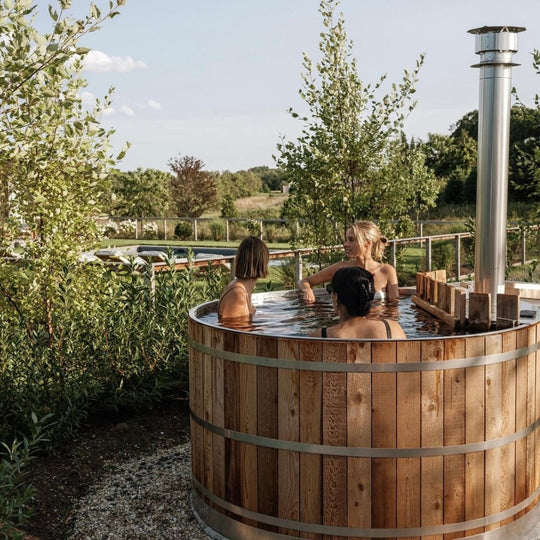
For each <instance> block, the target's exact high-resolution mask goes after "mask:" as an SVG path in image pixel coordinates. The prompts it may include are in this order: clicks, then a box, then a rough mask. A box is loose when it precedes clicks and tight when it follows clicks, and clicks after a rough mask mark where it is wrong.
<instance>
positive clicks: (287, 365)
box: [189, 339, 540, 373]
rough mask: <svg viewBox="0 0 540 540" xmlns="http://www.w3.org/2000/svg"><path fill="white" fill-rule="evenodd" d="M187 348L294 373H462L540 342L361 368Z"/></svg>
mask: <svg viewBox="0 0 540 540" xmlns="http://www.w3.org/2000/svg"><path fill="white" fill-rule="evenodd" d="M189 346H190V347H193V348H194V349H196V350H198V351H200V352H202V353H204V354H207V355H208V356H213V357H215V358H221V359H223V360H229V361H231V362H238V363H240V364H251V365H255V366H263V367H273V368H282V369H298V370H301V371H320V372H328V373H397V372H409V371H444V370H447V369H463V368H468V367H478V366H488V365H492V364H500V363H502V362H507V361H509V360H515V359H516V358H522V357H524V356H528V355H529V354H532V353H534V352H536V351H537V350H538V349H540V342H538V343H534V344H533V345H529V346H528V347H522V348H521V349H515V350H513V351H507V352H503V353H495V354H485V355H481V356H472V357H470V358H454V359H452V360H438V361H432V362H399V363H398V362H394V363H388V364H367V363H365V364H363V363H354V364H353V363H344V362H307V361H303V360H288V359H284V358H270V357H267V356H254V355H251V354H241V353H236V352H231V351H222V350H220V349H215V348H214V347H209V346H208V345H203V344H201V343H197V342H195V341H193V340H192V339H190V340H189Z"/></svg>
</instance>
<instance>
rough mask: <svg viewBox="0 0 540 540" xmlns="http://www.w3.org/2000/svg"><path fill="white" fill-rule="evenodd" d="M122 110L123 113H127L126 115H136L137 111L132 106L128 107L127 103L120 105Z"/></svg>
mask: <svg viewBox="0 0 540 540" xmlns="http://www.w3.org/2000/svg"><path fill="white" fill-rule="evenodd" d="M120 112H121V113H122V114H125V115H126V116H135V112H134V111H133V109H132V108H131V107H128V106H127V105H122V106H121V107H120Z"/></svg>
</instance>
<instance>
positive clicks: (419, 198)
mask: <svg viewBox="0 0 540 540" xmlns="http://www.w3.org/2000/svg"><path fill="white" fill-rule="evenodd" d="M387 152H388V164H387V165H386V166H385V167H384V168H383V169H382V170H381V171H380V176H381V178H382V179H383V182H381V183H380V184H379V187H380V191H379V192H378V193H376V194H374V196H373V198H372V201H371V208H372V212H373V213H374V214H375V215H377V216H380V219H381V220H388V219H390V218H401V219H403V218H404V217H408V218H410V219H416V220H418V219H420V218H421V217H423V216H424V215H425V213H426V212H427V210H428V209H429V208H432V207H433V206H435V201H436V199H437V194H438V192H439V189H440V188H439V184H438V182H437V180H436V178H435V175H434V173H433V171H432V170H431V169H430V168H429V167H427V166H426V164H425V160H426V157H425V155H424V152H423V150H422V147H421V145H416V144H415V142H414V141H412V142H411V143H410V144H409V143H407V140H406V139H405V137H402V138H401V140H399V141H395V142H393V143H392V144H390V145H389V147H388V149H387ZM387 201H393V203H392V208H391V212H389V211H388V208H387Z"/></svg>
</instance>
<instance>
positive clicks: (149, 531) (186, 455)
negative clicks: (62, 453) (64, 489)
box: [69, 443, 211, 540]
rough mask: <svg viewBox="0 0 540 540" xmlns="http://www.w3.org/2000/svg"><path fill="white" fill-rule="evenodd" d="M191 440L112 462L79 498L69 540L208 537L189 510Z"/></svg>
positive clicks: (203, 539)
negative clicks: (155, 451)
mask: <svg viewBox="0 0 540 540" xmlns="http://www.w3.org/2000/svg"><path fill="white" fill-rule="evenodd" d="M190 495H191V456H190V445H189V443H185V444H182V445H180V446H173V447H171V448H166V449H163V450H159V451H158V452H157V453H155V454H153V455H152V456H145V457H142V458H137V459H134V460H131V461H128V462H126V463H124V464H122V465H119V466H117V465H113V464H111V467H110V469H109V471H108V474H107V475H106V476H105V477H103V478H101V479H100V480H99V481H98V482H96V483H95V484H94V485H93V486H92V487H91V488H90V490H89V493H88V495H87V496H86V497H84V498H83V499H81V500H80V501H79V503H78V505H77V507H76V509H75V513H74V516H73V521H72V524H73V532H72V533H71V534H70V536H69V538H70V539H71V540H113V539H114V540H135V539H140V540H142V539H145V540H148V539H151V538H156V539H157V538H159V539H160V540H207V539H208V538H211V537H210V536H208V535H207V534H205V532H204V531H203V529H202V527H201V526H200V525H199V522H198V521H197V518H196V517H195V516H194V514H193V512H192V510H191V503H190Z"/></svg>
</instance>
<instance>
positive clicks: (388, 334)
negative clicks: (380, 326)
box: [381, 319, 392, 339]
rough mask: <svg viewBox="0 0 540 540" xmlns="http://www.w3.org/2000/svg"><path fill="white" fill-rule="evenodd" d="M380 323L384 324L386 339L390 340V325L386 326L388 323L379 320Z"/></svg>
mask: <svg viewBox="0 0 540 540" xmlns="http://www.w3.org/2000/svg"><path fill="white" fill-rule="evenodd" d="M381 321H382V322H383V323H384V326H386V337H387V339H390V338H391V337H392V330H391V329H390V325H389V324H388V321H387V320H386V319H381Z"/></svg>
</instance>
